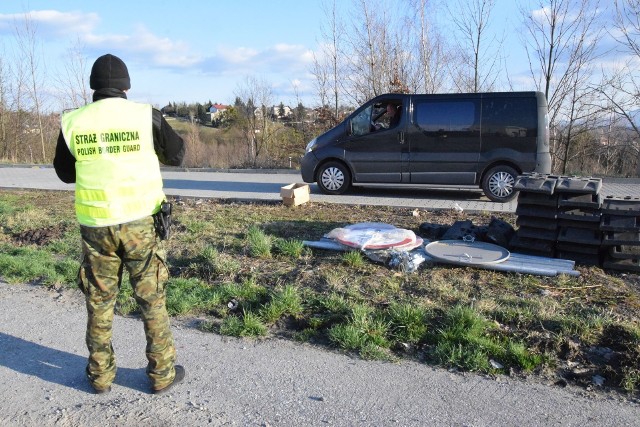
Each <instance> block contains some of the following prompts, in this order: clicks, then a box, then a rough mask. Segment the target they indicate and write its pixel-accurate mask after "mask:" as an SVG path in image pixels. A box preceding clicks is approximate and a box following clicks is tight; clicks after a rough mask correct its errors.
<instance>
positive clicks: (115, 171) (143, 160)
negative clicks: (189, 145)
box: [61, 98, 165, 227]
mask: <svg viewBox="0 0 640 427" xmlns="http://www.w3.org/2000/svg"><path fill="white" fill-rule="evenodd" d="M61 128H62V133H63V136H64V139H65V141H66V143H67V146H68V147H69V150H70V151H71V153H72V154H73V156H74V157H75V158H76V203H75V204H76V216H77V217H78V222H79V223H80V224H82V225H86V226H90V227H102V226H108V225H115V224H123V223H126V222H130V221H135V220H137V219H140V218H144V217H145V216H148V215H151V214H153V213H154V212H157V211H158V209H159V207H160V203H161V202H162V201H163V200H164V198H165V196H164V193H163V191H162V176H161V175H160V165H159V163H158V157H157V156H156V154H155V151H154V148H153V130H152V110H151V106H150V105H148V104H139V103H135V102H131V101H128V100H126V99H123V98H107V99H103V100H101V101H96V102H93V103H91V104H88V105H86V106H84V107H82V108H79V109H77V110H73V111H70V112H67V113H64V114H63V115H62V126H61Z"/></svg>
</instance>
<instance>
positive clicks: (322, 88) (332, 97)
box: [312, 0, 344, 124]
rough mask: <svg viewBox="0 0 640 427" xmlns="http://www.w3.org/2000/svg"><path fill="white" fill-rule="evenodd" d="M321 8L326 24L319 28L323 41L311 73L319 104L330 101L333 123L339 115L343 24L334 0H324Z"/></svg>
mask: <svg viewBox="0 0 640 427" xmlns="http://www.w3.org/2000/svg"><path fill="white" fill-rule="evenodd" d="M323 10H324V14H325V17H326V18H327V26H326V27H323V28H322V29H321V31H322V36H323V39H324V41H323V43H322V45H321V46H322V49H321V52H320V54H319V55H314V65H313V69H312V73H313V75H314V76H315V77H316V87H317V90H318V97H319V99H320V106H321V107H325V106H328V105H329V102H331V105H332V109H333V118H332V124H335V123H336V122H337V119H338V116H339V108H340V101H341V95H340V94H341V90H342V80H341V74H342V68H343V60H342V48H343V47H342V45H343V43H344V40H343V36H344V24H342V23H341V21H340V20H339V16H338V11H337V5H336V0H331V1H330V0H326V1H325V2H324V3H323Z"/></svg>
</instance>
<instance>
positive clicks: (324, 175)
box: [318, 162, 351, 194]
mask: <svg viewBox="0 0 640 427" xmlns="http://www.w3.org/2000/svg"><path fill="white" fill-rule="evenodd" d="M350 186H351V174H350V173H349V170H348V169H347V167H346V166H345V165H343V164H342V163H338V162H328V163H325V164H324V165H322V167H320V170H319V171H318V187H320V191H322V192H323V193H324V194H343V193H345V192H346V191H347V190H348V189H349V187H350Z"/></svg>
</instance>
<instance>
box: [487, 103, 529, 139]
mask: <svg viewBox="0 0 640 427" xmlns="http://www.w3.org/2000/svg"><path fill="white" fill-rule="evenodd" d="M537 124H538V106H537V100H536V98H534V97H527V98H515V97H508V98H486V99H484V100H483V101H482V134H483V135H492V136H502V137H511V138H524V137H535V136H537V134H538V130H537V129H538V125H537Z"/></svg>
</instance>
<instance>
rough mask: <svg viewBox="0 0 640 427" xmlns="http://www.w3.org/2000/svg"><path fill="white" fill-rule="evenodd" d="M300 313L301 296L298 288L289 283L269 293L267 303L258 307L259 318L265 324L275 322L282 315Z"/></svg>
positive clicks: (296, 314)
mask: <svg viewBox="0 0 640 427" xmlns="http://www.w3.org/2000/svg"><path fill="white" fill-rule="evenodd" d="M300 313H302V298H301V297H300V293H299V292H298V289H296V288H295V287H293V286H291V285H287V286H285V287H284V288H283V289H278V290H276V291H274V292H272V294H271V298H270V300H269V302H268V303H267V304H265V305H264V306H263V307H262V308H261V309H260V318H262V319H263V320H264V321H265V322H266V323H267V324H273V323H275V322H277V321H278V320H279V319H280V318H282V317H283V316H286V315H289V316H298V315H300Z"/></svg>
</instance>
